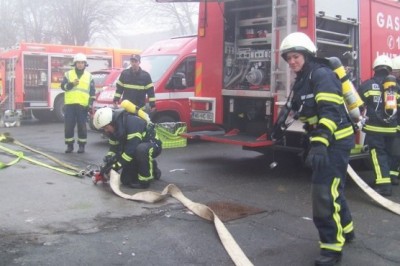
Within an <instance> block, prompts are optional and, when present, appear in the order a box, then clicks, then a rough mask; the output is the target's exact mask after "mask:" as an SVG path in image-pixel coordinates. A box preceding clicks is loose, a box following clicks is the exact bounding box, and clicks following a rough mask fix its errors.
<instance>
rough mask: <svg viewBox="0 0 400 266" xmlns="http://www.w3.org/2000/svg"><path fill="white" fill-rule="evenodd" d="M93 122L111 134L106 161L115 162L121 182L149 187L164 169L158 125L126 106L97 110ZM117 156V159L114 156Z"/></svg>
mask: <svg viewBox="0 0 400 266" xmlns="http://www.w3.org/2000/svg"><path fill="white" fill-rule="evenodd" d="M93 125H94V126H95V127H96V128H97V129H99V130H100V129H101V130H103V131H104V133H105V134H106V135H107V136H108V137H109V144H110V149H109V151H108V153H107V155H106V157H105V158H104V161H105V162H107V161H114V162H115V163H114V164H113V165H112V169H114V170H115V171H119V170H120V169H122V172H121V183H122V184H123V185H125V186H128V187H131V188H148V187H149V186H150V183H151V182H152V181H153V180H154V179H159V178H160V176H161V171H160V170H159V169H158V167H157V162H156V161H155V159H154V158H156V157H157V156H158V155H160V153H161V151H162V145H161V141H160V140H159V139H158V137H157V134H156V132H155V129H154V126H153V125H152V124H151V123H149V122H146V121H145V120H144V119H142V118H140V117H138V116H137V115H135V114H133V113H129V112H127V111H125V110H123V109H121V110H113V109H111V108H109V107H103V108H100V109H98V110H97V111H96V113H95V114H94V117H93ZM110 158H115V159H110Z"/></svg>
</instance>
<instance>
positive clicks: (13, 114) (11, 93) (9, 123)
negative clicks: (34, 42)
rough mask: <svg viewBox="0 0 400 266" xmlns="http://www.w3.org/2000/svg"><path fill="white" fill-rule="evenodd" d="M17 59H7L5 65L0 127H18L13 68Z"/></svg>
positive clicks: (18, 114) (18, 116) (18, 113)
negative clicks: (4, 95)
mask: <svg viewBox="0 0 400 266" xmlns="http://www.w3.org/2000/svg"><path fill="white" fill-rule="evenodd" d="M16 62H17V58H11V59H8V62H7V63H6V76H5V79H6V82H5V84H6V86H5V88H4V91H5V92H6V97H7V99H5V102H4V103H3V106H2V108H1V109H0V110H1V113H0V127H3V126H5V127H14V126H20V123H21V122H20V119H21V113H20V112H18V111H17V110H16V109H15V108H16V106H15V66H16ZM3 111H4V112H3Z"/></svg>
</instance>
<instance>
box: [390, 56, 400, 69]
mask: <svg viewBox="0 0 400 266" xmlns="http://www.w3.org/2000/svg"><path fill="white" fill-rule="evenodd" d="M392 66H393V70H397V71H399V70H400V55H399V56H396V57H394V58H392Z"/></svg>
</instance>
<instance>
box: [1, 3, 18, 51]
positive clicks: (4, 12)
mask: <svg viewBox="0 0 400 266" xmlns="http://www.w3.org/2000/svg"><path fill="white" fill-rule="evenodd" d="M16 10H17V9H16V3H15V2H14V1H9V0H0V17H1V20H2V23H0V36H1V37H0V46H1V47H10V46H12V45H14V44H16V43H17V41H18V30H19V26H18V23H17V18H18V16H17V13H16Z"/></svg>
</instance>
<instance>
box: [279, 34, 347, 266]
mask: <svg viewBox="0 0 400 266" xmlns="http://www.w3.org/2000/svg"><path fill="white" fill-rule="evenodd" d="M316 51H317V49H316V47H315V45H314V43H313V42H312V41H311V39H310V38H309V37H308V36H307V35H305V34H304V33H300V32H295V33H292V34H289V35H288V36H287V37H285V38H284V39H283V41H282V43H281V46H280V52H281V56H282V57H283V59H284V60H285V61H286V62H287V63H288V64H289V67H290V68H291V70H293V71H294V72H295V73H296V80H295V83H294V85H293V88H292V90H293V98H292V101H291V109H292V110H293V111H294V112H297V115H296V116H297V117H298V118H299V119H300V120H301V121H302V122H304V128H305V130H306V133H307V135H308V136H309V140H310V144H309V145H310V149H309V152H308V155H307V158H306V165H308V166H310V167H311V168H312V205H313V221H314V224H315V226H316V227H317V229H318V232H319V238H320V256H319V257H317V258H316V259H315V265H335V264H336V263H338V262H339V261H340V259H341V256H342V248H343V245H344V243H345V242H348V241H351V240H352V239H354V229H353V221H352V217H351V214H350V210H349V208H348V205H347V202H346V199H345V196H344V187H345V178H346V171H347V166H348V162H349V157H350V151H351V149H352V148H353V147H354V130H353V127H352V124H351V121H350V118H349V115H348V114H347V111H346V108H345V103H344V99H343V94H342V85H341V83H340V80H339V79H338V78H337V77H336V76H335V73H334V72H333V71H332V70H331V69H330V67H328V66H327V65H324V64H321V63H320V61H321V59H319V58H317V57H315V54H316Z"/></svg>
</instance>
